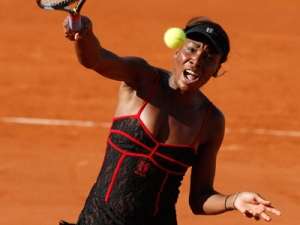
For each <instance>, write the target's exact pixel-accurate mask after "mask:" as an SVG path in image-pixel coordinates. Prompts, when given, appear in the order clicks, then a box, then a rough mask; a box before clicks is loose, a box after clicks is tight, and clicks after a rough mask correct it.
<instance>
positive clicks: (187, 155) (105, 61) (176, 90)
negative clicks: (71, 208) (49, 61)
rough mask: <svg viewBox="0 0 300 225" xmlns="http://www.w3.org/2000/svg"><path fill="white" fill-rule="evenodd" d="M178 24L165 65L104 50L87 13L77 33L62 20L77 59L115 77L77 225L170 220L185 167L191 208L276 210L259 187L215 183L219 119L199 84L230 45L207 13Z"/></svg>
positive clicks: (251, 212)
mask: <svg viewBox="0 0 300 225" xmlns="http://www.w3.org/2000/svg"><path fill="white" fill-rule="evenodd" d="M184 31H185V33H186V36H187V39H186V41H185V43H184V44H183V46H182V47H180V48H179V49H177V50H175V52H174V58H173V59H172V60H173V61H174V67H173V68H172V69H171V70H166V69H161V68H158V67H156V66H153V65H149V64H148V63H147V61H145V60H144V59H142V58H139V57H132V56H126V57H120V56H118V55H116V54H114V53H113V52H111V51H109V50H107V49H105V48H104V47H103V46H102V45H101V43H100V42H99V40H98V39H97V37H96V36H95V35H94V33H93V29H92V22H91V20H90V19H89V18H87V17H85V16H82V29H81V30H80V31H79V32H77V33H74V32H72V31H71V30H70V28H69V24H68V19H66V20H65V22H64V32H65V36H66V37H67V38H68V39H70V40H72V41H74V43H75V52H76V55H77V57H78V60H79V62H80V63H81V64H82V65H83V66H85V67H86V68H88V69H92V70H94V71H95V72H96V73H98V74H100V75H101V76H104V77H106V78H109V79H112V80H116V81H121V85H120V90H119V94H118V104H117V107H116V111H115V115H114V118H113V119H112V125H111V129H110V131H109V137H108V139H107V148H106V155H105V158H104V161H103V165H102V168H101V171H100V173H99V176H98V178H97V181H96V183H95V184H94V186H93V187H92V189H91V191H90V194H89V196H88V197H87V200H86V203H85V205H84V207H83V210H82V212H81V214H80V216H79V219H78V222H77V224H78V225H176V224H177V220H176V208H175V205H176V202H177V199H178V195H179V187H180V185H181V181H182V179H183V176H184V174H185V172H186V171H187V169H188V168H189V167H192V171H191V178H190V179H191V180H190V196H189V203H190V207H191V210H192V212H193V213H194V214H197V215H198V214H199V215H203V214H206V215H214V214H220V213H224V212H229V211H232V210H237V211H239V212H241V214H244V215H245V216H246V217H249V218H255V219H256V220H259V219H260V218H262V219H264V220H265V221H270V220H271V217H270V214H275V215H280V214H281V213H280V211H279V210H277V209H276V208H274V207H273V206H272V205H271V202H270V201H268V200H265V199H264V198H263V197H261V196H260V195H259V194H258V193H255V192H250V191H242V192H237V193H234V194H229V195H227V194H223V193H221V192H219V191H217V190H215V189H214V177H215V172H216V158H217V154H218V150H219V148H220V146H221V144H222V141H223V136H224V130H225V119H224V116H223V114H222V112H221V111H220V110H219V109H218V108H217V107H216V106H215V105H214V104H213V103H212V102H211V101H210V100H209V98H208V97H207V96H206V95H205V94H204V93H203V92H202V91H201V90H200V88H201V87H203V86H204V85H205V84H206V83H207V82H208V81H209V80H210V79H211V78H212V77H217V75H218V72H219V70H220V68H221V65H222V64H223V63H224V62H225V61H226V60H227V56H228V53H229V51H230V44H229V39H228V36H227V34H226V32H225V31H224V30H223V29H222V27H221V26H220V25H219V24H217V23H215V22H213V21H211V20H210V19H208V18H206V17H197V18H193V19H191V20H190V21H189V22H188V23H187V25H186V27H185V29H184ZM115 35H117V34H115ZM102 88H105V87H102ZM61 224H68V223H67V222H64V221H61Z"/></svg>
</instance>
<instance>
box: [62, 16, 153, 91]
mask: <svg viewBox="0 0 300 225" xmlns="http://www.w3.org/2000/svg"><path fill="white" fill-rule="evenodd" d="M64 32H65V36H66V37H67V38H68V39H70V40H72V41H74V45H75V53H76V56H77V58H78V60H79V62H80V63H81V64H82V65H83V66H85V67H86V68H89V69H92V70H94V71H96V72H97V73H99V74H101V75H102V76H105V77H107V78H110V79H114V80H119V81H125V83H127V84H128V85H129V86H135V85H138V82H140V81H141V78H143V80H145V79H153V78H152V77H151V74H155V69H154V67H152V66H150V65H149V64H148V63H147V62H146V61H145V60H144V59H142V58H139V57H119V56H118V55H116V54H114V53H113V52H111V51H108V50H106V49H104V48H103V47H102V46H101V44H100V42H99V40H98V38H97V37H96V36H95V35H94V33H93V25H92V22H91V20H90V19H89V18H88V17H85V16H82V28H81V30H80V31H79V32H78V33H74V32H72V31H71V30H70V28H69V24H68V20H67V19H66V20H65V21H64Z"/></svg>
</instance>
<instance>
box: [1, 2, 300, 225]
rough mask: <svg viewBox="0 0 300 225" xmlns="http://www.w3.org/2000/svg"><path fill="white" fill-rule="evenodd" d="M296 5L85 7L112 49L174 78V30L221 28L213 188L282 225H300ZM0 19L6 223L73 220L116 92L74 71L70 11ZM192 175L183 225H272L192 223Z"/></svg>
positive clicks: (219, 219) (97, 160) (211, 86)
mask: <svg viewBox="0 0 300 225" xmlns="http://www.w3.org/2000/svg"><path fill="white" fill-rule="evenodd" d="M15 3H17V4H15ZM299 8H300V3H299V1H296V0H289V1H288V2H287V1H283V0H264V1H259V0H211V1H199V0H197V1H196V0H190V1H188V2H186V1H170V0H164V1H158V0H151V1H149V0H144V1H140V2H137V1H130V0H128V1H121V0H115V1H114V2H105V1H87V2H86V4H85V6H84V7H83V9H82V14H84V15H87V16H89V17H90V18H91V20H92V21H93V24H94V32H95V34H96V35H97V36H98V38H99V39H100V41H101V44H102V45H103V46H104V47H105V48H107V49H110V50H111V51H113V52H115V53H116V54H118V55H121V56H126V55H136V56H141V57H143V58H145V59H146V60H147V61H148V62H149V63H150V64H152V65H156V66H158V67H162V68H165V69H168V70H171V69H172V66H173V54H174V51H173V50H171V49H168V48H167V47H166V46H165V44H164V42H163V35H164V32H165V31H166V30H167V29H168V28H169V27H182V28H183V27H184V26H185V24H186V23H187V21H188V20H189V19H191V18H192V17H194V16H198V15H204V16H208V17H209V18H210V19H212V20H214V21H216V22H218V23H220V24H221V25H222V26H223V28H224V29H225V30H226V31H227V33H228V35H229V37H230V40H231V48H232V51H231V53H230V55H229V59H228V62H227V63H225V64H224V65H223V66H222V68H221V72H222V71H223V70H226V71H228V72H227V73H226V75H224V76H222V77H219V78H217V79H212V80H211V81H210V82H209V83H208V84H207V85H206V86H205V87H204V88H203V92H204V93H205V94H206V95H207V96H208V97H210V99H211V100H212V101H213V102H214V104H216V105H217V106H218V107H219V108H220V109H221V110H222V111H223V113H224V114H225V117H226V121H227V125H226V127H227V129H226V136H225V140H224V144H223V146H222V147H221V149H220V153H219V156H218V165H217V174H216V179H215V188H216V189H217V190H219V191H220V192H222V193H224V194H233V193H235V192H237V191H241V190H251V191H256V192H258V193H260V194H261V195H262V196H264V197H265V198H267V199H269V200H271V201H272V202H273V204H274V206H276V207H277V208H278V209H280V210H281V211H282V213H283V214H282V216H281V217H273V221H272V224H274V225H276V224H281V225H283V224H286V225H287V224H289V225H292V224H299V222H300V218H299V216H298V214H297V213H298V211H299V209H300V205H299V204H300V193H299V185H300V163H299V156H300V152H299V144H300V120H299V118H300V104H299V101H300V94H299V82H300V77H299V74H300V69H299V56H300V54H299V53H300V25H299V23H298V22H299V19H300V18H299ZM0 12H1V15H2V18H1V22H0V25H1V29H0V35H1V41H0V49H1V50H0V71H1V76H0V103H1V104H0V207H1V216H0V224H1V225H13V224H21V223H22V224H31V225H33V224H44V225H50V224H58V221H59V220H60V219H64V220H67V221H69V222H76V221H77V217H78V215H79V213H80V211H81V209H82V207H83V204H84V202H85V199H86V197H87V195H88V193H89V190H90V188H91V186H92V184H93V183H94V181H95V179H96V177H97V175H98V172H99V169H100V167H101V165H102V159H103V155H104V149H105V146H106V138H107V135H108V129H109V123H110V121H111V119H112V117H113V114H114V107H115V104H116V100H117V98H116V96H117V91H118V87H119V85H120V83H119V82H115V81H111V80H108V79H106V78H103V77H101V76H99V75H97V74H96V73H94V72H93V71H90V70H87V69H85V68H83V67H82V66H81V65H80V64H79V63H78V62H77V59H76V56H75V54H74V50H73V43H72V42H70V41H68V40H67V39H66V38H65V37H64V35H63V29H62V23H63V20H64V18H65V17H66V15H67V14H66V13H64V12H61V11H52V12H51V11H46V10H42V9H40V8H38V7H37V5H36V3H35V1H34V0H32V1H26V3H25V4H24V1H22V2H21V1H20V2H18V1H1V2H0ZM141 75H142V74H141ZM189 172H190V171H188V173H187V175H186V177H185V179H184V181H183V184H182V187H181V194H180V197H179V200H178V204H177V216H178V221H179V224H182V225H189V224H195V223H199V224H211V225H214V224H221V223H222V224H224V223H225V224H230V225H240V224H243V225H248V224H249V225H250V224H253V223H264V221H260V222H255V221H254V219H247V218H244V216H243V215H241V214H240V213H238V212H230V213H226V214H222V215H218V216H195V215H193V214H192V213H191V211H190V209H189V206H188V193H189ZM224 221H225V222H224Z"/></svg>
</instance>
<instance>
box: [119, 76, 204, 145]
mask: <svg viewBox="0 0 300 225" xmlns="http://www.w3.org/2000/svg"><path fill="white" fill-rule="evenodd" d="M159 73H160V75H159V76H160V80H159V83H158V85H157V88H156V90H155V92H154V93H153V96H152V97H151V99H150V100H149V103H148V104H147V105H146V107H145V109H144V110H143V112H142V113H141V120H142V121H143V123H144V124H145V126H146V127H147V129H148V130H149V132H150V133H151V134H152V135H153V137H154V138H155V139H156V140H158V141H159V142H162V143H172V144H192V143H193V141H194V140H195V138H196V136H197V134H198V133H199V129H200V127H201V125H202V123H203V118H204V117H205V114H206V112H207V110H208V108H209V106H210V101H209V100H208V99H207V98H206V97H205V96H204V95H203V94H202V93H201V92H200V91H199V92H198V96H200V97H199V98H198V99H197V101H195V102H194V104H189V105H188V106H187V104H185V102H180V100H179V101H178V98H177V95H178V93H175V91H174V90H172V89H171V88H170V87H169V85H168V78H169V74H168V73H167V72H166V71H159ZM153 85H154V83H151V84H149V85H148V86H149V87H147V88H143V89H142V90H137V91H132V90H130V89H129V88H128V87H127V86H126V84H122V85H121V88H120V93H119V102H118V106H117V110H116V114H115V116H117V117H118V116H123V115H133V114H136V113H137V112H138V110H139V109H140V108H141V106H142V104H143V102H144V101H145V98H146V97H147V96H148V95H149V93H150V92H151V90H152V87H153ZM166 128H168V129H166ZM206 140H207V134H206V131H204V133H203V135H202V136H201V138H200V139H199V140H198V141H197V144H196V148H197V146H199V145H200V144H203V143H204V142H205V141H206Z"/></svg>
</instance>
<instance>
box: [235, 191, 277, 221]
mask: <svg viewBox="0 0 300 225" xmlns="http://www.w3.org/2000/svg"><path fill="white" fill-rule="evenodd" d="M233 205H234V207H235V208H236V209H237V210H238V211H240V212H241V213H243V214H244V215H245V216H247V217H248V218H252V217H253V218H255V219H256V220H259V219H260V218H263V219H264V220H265V221H267V222H269V221H271V217H270V216H269V215H268V214H267V213H268V212H269V213H273V214H275V215H277V216H279V215H281V212H280V211H279V210H277V209H276V208H274V207H273V206H272V205H271V202H270V201H267V200H265V199H263V198H262V197H261V196H260V195H259V194H257V193H253V192H240V193H238V194H237V196H236V199H235V201H234V202H233Z"/></svg>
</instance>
